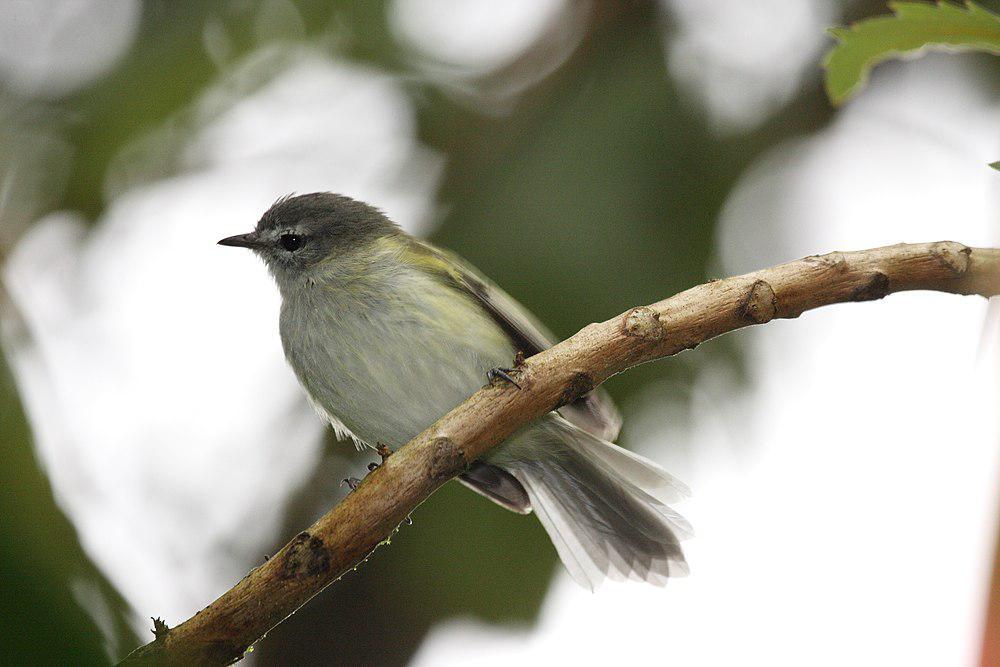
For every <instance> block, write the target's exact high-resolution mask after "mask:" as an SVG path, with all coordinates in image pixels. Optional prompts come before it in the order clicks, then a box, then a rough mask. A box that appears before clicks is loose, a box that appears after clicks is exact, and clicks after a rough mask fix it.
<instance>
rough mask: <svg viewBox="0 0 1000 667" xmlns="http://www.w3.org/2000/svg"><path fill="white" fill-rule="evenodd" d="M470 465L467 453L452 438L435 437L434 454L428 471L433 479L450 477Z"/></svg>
mask: <svg viewBox="0 0 1000 667" xmlns="http://www.w3.org/2000/svg"><path fill="white" fill-rule="evenodd" d="M468 465H469V462H468V461H466V460H465V453H464V452H463V451H462V450H461V449H460V448H459V447H458V446H457V445H456V444H455V443H454V442H453V441H452V439H451V438H446V437H444V436H439V437H437V438H434V455H433V456H432V457H431V462H430V466H429V470H428V471H427V474H428V475H429V476H430V477H431V479H438V480H440V479H450V478H452V477H454V476H455V473H456V472H457V471H459V470H464V469H465V468H467V467H468Z"/></svg>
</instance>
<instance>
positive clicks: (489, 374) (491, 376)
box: [486, 368, 521, 389]
mask: <svg viewBox="0 0 1000 667" xmlns="http://www.w3.org/2000/svg"><path fill="white" fill-rule="evenodd" d="M513 372H514V369H513V368H491V369H490V370H488V371H486V379H487V380H489V382H490V384H493V381H494V380H496V379H497V378H500V379H502V380H506V381H507V382H510V383H511V384H512V385H514V386H515V387H517V388H518V389H520V388H521V385H519V384H518V383H517V380H515V379H514V378H513V377H512V376H511V373H513Z"/></svg>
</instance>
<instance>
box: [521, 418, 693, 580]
mask: <svg viewBox="0 0 1000 667" xmlns="http://www.w3.org/2000/svg"><path fill="white" fill-rule="evenodd" d="M545 432H547V433H552V434H553V435H554V436H555V437H554V438H552V439H553V440H555V442H551V443H545V444H546V446H544V447H533V448H532V449H533V450H534V452H535V453H538V452H539V451H543V452H545V456H544V457H543V458H532V459H530V460H529V459H524V460H513V461H510V460H508V461H504V463H503V464H502V465H503V467H504V468H506V469H507V470H508V471H509V472H510V473H511V474H512V475H513V476H514V477H515V478H516V479H517V480H518V481H519V482H520V483H521V485H523V487H524V489H525V491H526V492H527V495H528V498H529V499H530V501H531V507H532V508H533V509H534V511H535V513H536V514H537V515H538V518H539V520H540V521H541V522H542V525H543V526H544V527H545V530H546V531H547V532H548V534H549V537H550V538H551V539H552V542H553V544H554V545H555V547H556V551H557V552H558V553H559V557H560V559H561V560H562V562H563V564H565V566H566V568H567V569H568V570H569V572H570V575H572V577H573V579H575V580H576V581H577V582H578V583H580V584H581V585H583V586H585V587H586V588H590V589H591V590H593V589H594V588H596V587H597V585H598V584H600V583H601V581H603V580H604V579H605V578H611V579H616V580H622V579H626V578H628V579H638V580H640V581H648V582H651V583H654V584H658V585H662V584H663V583H665V581H666V578H667V577H668V576H683V575H685V574H687V572H688V568H687V563H686V562H685V561H684V554H683V553H682V551H681V547H680V540H682V539H685V538H686V537H689V536H690V534H691V528H690V525H689V524H688V522H687V521H686V520H685V519H684V518H683V517H681V516H680V515H679V514H677V513H676V512H674V511H673V510H672V509H670V508H669V507H667V504H666V503H667V502H674V501H676V500H679V499H681V498H683V497H684V496H686V495H687V488H686V487H685V486H684V484H682V483H681V482H679V481H677V480H676V479H674V478H673V477H671V476H670V475H669V474H668V473H667V472H666V471H665V470H663V469H662V468H661V467H660V466H658V465H657V464H655V463H653V462H652V461H649V460H648V459H645V458H643V457H641V456H639V455H638V454H634V453H632V452H629V451H627V450H625V449H622V448H621V447H618V446H617V445H614V444H611V443H609V442H605V441H603V440H600V439H599V438H596V437H594V436H593V435H590V434H588V433H586V432H585V431H582V430H581V429H579V428H576V427H575V426H573V425H572V424H570V423H569V422H567V421H565V420H563V419H561V418H558V417H556V418H555V419H554V421H553V422H550V423H549V424H546V428H545Z"/></svg>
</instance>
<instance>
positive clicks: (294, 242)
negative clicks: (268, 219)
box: [278, 234, 302, 252]
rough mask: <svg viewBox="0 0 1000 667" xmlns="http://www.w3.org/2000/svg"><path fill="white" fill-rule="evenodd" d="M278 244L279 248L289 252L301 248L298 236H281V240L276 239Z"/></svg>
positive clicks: (300, 240) (300, 238)
mask: <svg viewBox="0 0 1000 667" xmlns="http://www.w3.org/2000/svg"><path fill="white" fill-rule="evenodd" d="M278 243H280V244H281V247H282V248H284V249H285V250H288V251H289V252H295V251H296V250H298V249H299V248H301V247H302V237H301V236H299V235H298V234H282V235H281V238H280V239H278Z"/></svg>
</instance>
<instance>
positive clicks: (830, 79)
mask: <svg viewBox="0 0 1000 667" xmlns="http://www.w3.org/2000/svg"><path fill="white" fill-rule="evenodd" d="M889 7H890V8H891V9H892V10H893V11H894V12H895V15H894V16H880V17H878V18H873V19H866V20H864V21H860V22H858V23H856V24H854V25H852V26H851V27H850V28H831V29H830V33H831V34H832V35H833V36H834V37H835V38H836V39H837V44H836V45H835V46H834V47H833V48H832V49H830V51H829V52H828V53H827V54H826V58H825V59H824V60H823V66H824V67H825V68H826V93H827V95H828V96H829V98H830V101H831V102H833V103H834V104H841V103H842V102H844V101H846V100H847V99H849V98H850V97H851V96H852V95H854V94H855V93H856V92H858V91H859V90H860V88H861V86H863V85H864V83H865V81H866V80H867V79H868V72H869V71H870V70H871V68H872V67H874V66H875V65H877V64H878V63H880V62H882V61H884V60H888V59H889V58H899V57H903V56H907V55H909V56H912V55H919V53H917V52H920V51H927V50H946V51H955V50H971V51H985V52H987V53H996V54H1000V16H997V15H996V14H993V13H991V12H988V11H986V10H985V9H983V8H982V7H979V6H977V5H975V4H973V3H971V2H967V3H966V5H965V7H961V6H958V5H953V4H950V3H945V2H939V3H938V4H936V5H934V4H927V3H923V2H891V3H889Z"/></svg>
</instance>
